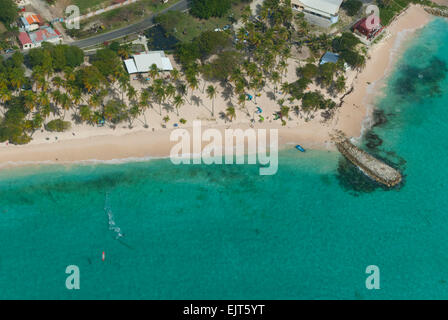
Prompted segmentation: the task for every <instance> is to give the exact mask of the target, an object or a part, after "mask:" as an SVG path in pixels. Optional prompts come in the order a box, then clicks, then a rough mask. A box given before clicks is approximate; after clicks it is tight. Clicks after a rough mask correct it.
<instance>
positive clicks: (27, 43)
mask: <svg viewBox="0 0 448 320" xmlns="http://www.w3.org/2000/svg"><path fill="white" fill-rule="evenodd" d="M19 42H20V46H21V47H22V49H31V48H34V46H33V41H31V38H30V36H29V35H28V33H26V32H20V33H19Z"/></svg>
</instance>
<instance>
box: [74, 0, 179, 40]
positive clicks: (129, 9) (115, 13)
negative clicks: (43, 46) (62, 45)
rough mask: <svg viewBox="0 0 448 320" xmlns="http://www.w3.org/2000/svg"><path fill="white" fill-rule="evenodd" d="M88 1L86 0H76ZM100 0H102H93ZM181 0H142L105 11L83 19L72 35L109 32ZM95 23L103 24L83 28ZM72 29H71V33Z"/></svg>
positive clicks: (81, 35)
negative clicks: (91, 27) (162, 0)
mask: <svg viewBox="0 0 448 320" xmlns="http://www.w3.org/2000/svg"><path fill="white" fill-rule="evenodd" d="M74 1H86V0H74ZM92 1H100V0H92ZM178 1H179V0H171V1H169V2H168V3H165V4H163V3H161V1H159V0H140V1H138V2H136V3H133V4H130V5H127V6H124V7H122V8H118V9H115V10H111V11H108V12H105V13H103V14H100V15H97V16H94V17H92V18H89V19H87V20H82V21H81V29H80V30H75V31H73V32H74V33H73V34H72V36H74V37H76V38H77V39H83V38H88V37H92V36H95V35H98V34H101V33H105V32H109V31H112V30H115V29H119V28H122V27H125V26H127V25H130V24H134V23H137V22H139V21H141V20H143V19H145V18H146V17H148V16H149V15H151V14H153V13H157V12H159V11H161V10H163V9H165V8H167V7H170V6H172V5H173V4H175V3H176V2H178ZM92 23H95V24H96V25H101V26H103V27H102V28H97V29H96V31H95V30H83V29H85V27H86V26H88V25H91V24H92ZM70 31H71V30H69V33H70Z"/></svg>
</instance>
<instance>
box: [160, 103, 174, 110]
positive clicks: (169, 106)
mask: <svg viewBox="0 0 448 320" xmlns="http://www.w3.org/2000/svg"><path fill="white" fill-rule="evenodd" d="M162 106H163V107H162V109H164V110H166V112H173V111H174V108H173V106H172V105H171V104H168V103H164V104H162Z"/></svg>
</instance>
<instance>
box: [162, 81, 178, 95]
mask: <svg viewBox="0 0 448 320" xmlns="http://www.w3.org/2000/svg"><path fill="white" fill-rule="evenodd" d="M165 94H166V96H167V98H173V97H174V96H175V95H176V87H175V86H173V85H172V84H171V83H168V85H167V86H166V88H165Z"/></svg>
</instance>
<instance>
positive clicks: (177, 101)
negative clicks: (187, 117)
mask: <svg viewBox="0 0 448 320" xmlns="http://www.w3.org/2000/svg"><path fill="white" fill-rule="evenodd" d="M184 103H185V101H184V99H183V98H182V96H181V95H177V96H175V97H174V106H175V107H176V112H177V116H179V108H180V107H181V106H182V105H183V104H184Z"/></svg>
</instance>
